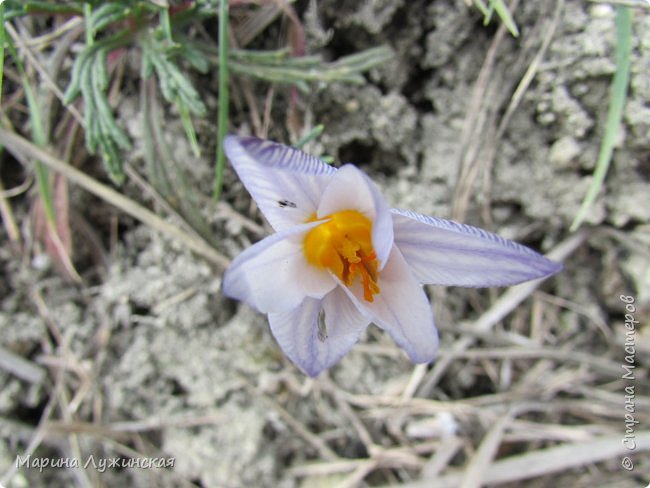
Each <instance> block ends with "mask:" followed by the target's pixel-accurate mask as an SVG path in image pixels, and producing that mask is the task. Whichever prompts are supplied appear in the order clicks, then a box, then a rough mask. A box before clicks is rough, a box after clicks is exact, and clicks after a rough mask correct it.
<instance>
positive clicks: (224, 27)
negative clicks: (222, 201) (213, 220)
mask: <svg viewBox="0 0 650 488" xmlns="http://www.w3.org/2000/svg"><path fill="white" fill-rule="evenodd" d="M228 102H229V97H228V0H220V1H219V114H218V120H217V164H216V168H215V175H214V190H213V194H212V196H213V198H214V199H215V200H219V197H220V196H221V188H222V186H223V168H224V166H225V163H226V155H225V153H224V151H223V139H224V137H226V132H227V131H228Z"/></svg>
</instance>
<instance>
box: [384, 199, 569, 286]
mask: <svg viewBox="0 0 650 488" xmlns="http://www.w3.org/2000/svg"><path fill="white" fill-rule="evenodd" d="M392 212H393V223H394V230H395V244H396V245H397V246H398V247H399V249H400V251H401V252H402V254H403V255H404V258H405V259H406V261H407V262H408V264H409V266H410V267H411V270H412V271H413V274H414V275H415V277H416V279H417V280H418V281H420V283H428V284H435V285H447V286H508V285H514V284H516V283H521V282H522V281H527V280H533V279H537V278H543V277H545V276H549V275H551V274H553V273H557V272H558V271H559V270H560V269H562V265H561V264H559V263H556V262H554V261H551V260H549V259H546V258H545V257H544V256H542V255H540V254H538V253H536V252H535V251H533V250H531V249H529V248H527V247H525V246H522V245H520V244H517V243H516V242H512V241H509V240H507V239H504V238H502V237H499V236H498V235H496V234H492V233H490V232H487V231H484V230H482V229H479V228H477V227H472V226H469V225H463V224H459V223H457V222H454V221H451V220H445V219H440V218H435V217H428V216H425V215H420V214H418V213H415V212H409V211H404V210H396V209H392Z"/></svg>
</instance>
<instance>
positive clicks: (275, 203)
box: [224, 135, 336, 230]
mask: <svg viewBox="0 0 650 488" xmlns="http://www.w3.org/2000/svg"><path fill="white" fill-rule="evenodd" d="M224 150H225V152H226V155H227V156H228V159H229V160H230V162H231V163H232V165H233V167H234V168H235V171H236V172H237V174H238V175H239V178H240V179H241V180H242V182H243V183H244V186H245V187H246V189H247V190H248V191H249V192H250V194H251V196H252V197H253V199H254V200H255V203H257V206H258V207H259V209H260V211H261V212H262V213H263V214H264V217H266V219H267V220H268V221H269V223H270V224H271V226H272V227H273V228H274V229H275V230H282V229H285V228H287V227H290V226H293V225H296V224H302V223H304V222H307V220H308V219H309V217H310V216H311V215H312V214H314V213H315V212H316V209H317V207H318V202H319V201H320V198H321V193H322V192H323V190H324V188H325V187H326V186H327V183H328V182H329V181H330V179H331V177H332V175H334V174H335V173H336V169H335V168H333V167H332V166H330V165H328V164H326V163H324V162H322V161H321V160H319V159H317V158H315V157H313V156H310V155H308V154H305V153H303V152H302V151H298V150H297V149H294V148H292V147H289V146H285V145H283V144H277V143H275V142H271V141H266V140H262V139H257V138H255V137H238V136H232V135H231V136H227V137H226V138H225V139H224Z"/></svg>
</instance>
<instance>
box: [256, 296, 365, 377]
mask: <svg viewBox="0 0 650 488" xmlns="http://www.w3.org/2000/svg"><path fill="white" fill-rule="evenodd" d="M368 322H369V321H368V319H366V318H364V317H363V315H361V313H359V311H358V310H357V308H356V307H355V306H354V305H353V304H352V303H351V302H350V299H349V298H348V297H347V295H346V294H345V292H344V291H343V290H341V289H340V288H339V287H337V288H335V289H334V290H333V291H332V292H331V293H329V294H328V295H327V296H326V297H325V298H324V299H323V300H322V301H321V300H316V299H313V298H307V299H305V300H304V301H303V302H302V303H301V304H300V305H299V306H298V307H297V308H295V309H294V310H290V311H288V312H282V313H270V314H269V323H270V325H271V332H272V333H273V336H274V337H275V339H276V340H277V341H278V344H279V345H280V348H281V349H282V350H283V351H284V353H285V354H286V355H287V357H288V358H289V359H291V361H293V362H294V364H296V366H298V367H299V368H300V369H301V370H302V371H304V372H305V373H306V374H308V375H309V376H317V375H318V374H320V373H321V372H322V371H323V370H325V369H327V368H329V367H331V366H333V365H334V364H336V363H337V362H338V361H339V360H340V359H341V358H342V357H343V356H344V355H345V353H347V352H348V351H349V350H350V348H351V347H352V346H353V345H354V344H355V343H356V342H357V341H358V340H359V336H360V335H361V334H362V332H363V331H364V330H365V328H366V327H367V325H368Z"/></svg>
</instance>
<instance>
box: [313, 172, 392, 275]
mask: <svg viewBox="0 0 650 488" xmlns="http://www.w3.org/2000/svg"><path fill="white" fill-rule="evenodd" d="M343 210H356V211H358V212H360V213H362V214H364V215H365V216H366V217H368V218H369V219H370V220H371V221H372V244H373V247H374V249H375V253H376V254H377V259H378V260H379V264H380V266H379V269H381V268H383V266H384V265H385V264H386V260H387V259H388V254H389V253H390V249H391V247H392V245H393V220H392V216H391V213H390V208H389V207H388V205H387V204H386V201H385V200H384V197H383V196H382V194H381V192H380V191H379V189H378V188H377V186H376V185H375V184H374V183H373V182H372V181H371V180H370V178H368V177H367V176H366V175H365V174H364V173H362V172H361V171H360V170H359V169H358V168H357V167H356V166H353V165H351V164H346V165H345V166H342V167H341V168H340V169H339V170H338V172H337V173H336V175H334V176H333V177H332V179H331V181H330V183H329V185H327V188H325V191H324V192H323V194H322V197H321V201H320V205H319V206H318V213H317V215H318V217H319V218H321V217H325V216H327V215H331V214H333V213H336V212H341V211H343Z"/></svg>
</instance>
